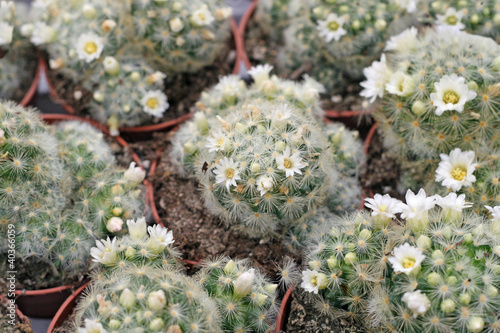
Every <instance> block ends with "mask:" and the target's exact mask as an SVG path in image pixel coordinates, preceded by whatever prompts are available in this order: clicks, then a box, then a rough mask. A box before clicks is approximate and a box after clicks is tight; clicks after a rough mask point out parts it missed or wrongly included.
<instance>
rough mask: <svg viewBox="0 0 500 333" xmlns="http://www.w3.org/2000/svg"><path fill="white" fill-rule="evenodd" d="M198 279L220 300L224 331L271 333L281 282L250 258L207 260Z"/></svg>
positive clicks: (217, 300)
mask: <svg viewBox="0 0 500 333" xmlns="http://www.w3.org/2000/svg"><path fill="white" fill-rule="evenodd" d="M197 280H198V281H199V282H200V283H201V285H202V286H203V288H204V289H205V290H206V291H207V292H208V294H209V296H210V298H212V299H213V300H215V302H216V303H217V307H218V309H219V312H220V314H221V325H222V329H223V331H224V332H270V330H271V329H272V327H273V326H274V323H273V320H275V317H276V314H277V313H278V307H279V304H278V303H277V300H276V289H277V288H278V285H277V284H274V283H272V282H271V280H270V279H269V278H268V277H266V276H265V275H264V274H263V273H261V272H260V271H259V270H257V269H254V268H251V267H250V265H249V263H248V261H247V260H232V259H230V258H227V257H224V258H218V259H214V260H210V261H206V262H204V263H203V268H202V269H201V271H200V272H199V273H198V275H197Z"/></svg>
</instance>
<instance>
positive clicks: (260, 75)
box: [248, 64, 274, 86]
mask: <svg viewBox="0 0 500 333" xmlns="http://www.w3.org/2000/svg"><path fill="white" fill-rule="evenodd" d="M273 68H274V67H273V66H271V65H269V64H265V65H257V66H254V67H252V68H250V70H249V71H248V75H250V76H251V77H252V79H253V80H254V82H255V84H256V85H257V86H260V84H261V83H262V82H264V81H266V80H269V73H271V71H272V70H273Z"/></svg>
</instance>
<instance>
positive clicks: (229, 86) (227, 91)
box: [215, 75, 242, 99]
mask: <svg viewBox="0 0 500 333" xmlns="http://www.w3.org/2000/svg"><path fill="white" fill-rule="evenodd" d="M241 88H242V81H241V78H240V76H239V75H227V76H224V77H222V78H221V79H220V80H219V83H217V85H216V86H215V90H218V91H220V92H221V93H222V96H223V97H224V98H226V99H231V98H235V97H237V96H238V95H239V94H240V93H241Z"/></svg>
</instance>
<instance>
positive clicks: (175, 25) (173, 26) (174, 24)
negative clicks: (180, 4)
mask: <svg viewBox="0 0 500 333" xmlns="http://www.w3.org/2000/svg"><path fill="white" fill-rule="evenodd" d="M168 25H169V26H170V30H172V31H173V32H179V31H181V30H182V29H184V23H182V20H181V19H180V18H178V17H176V18H173V19H171V20H170V22H168Z"/></svg>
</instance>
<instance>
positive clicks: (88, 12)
mask: <svg viewBox="0 0 500 333" xmlns="http://www.w3.org/2000/svg"><path fill="white" fill-rule="evenodd" d="M82 11H83V17H85V18H86V19H87V20H91V19H93V18H95V15H96V10H95V8H94V6H92V5H89V4H85V5H83V8H82Z"/></svg>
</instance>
